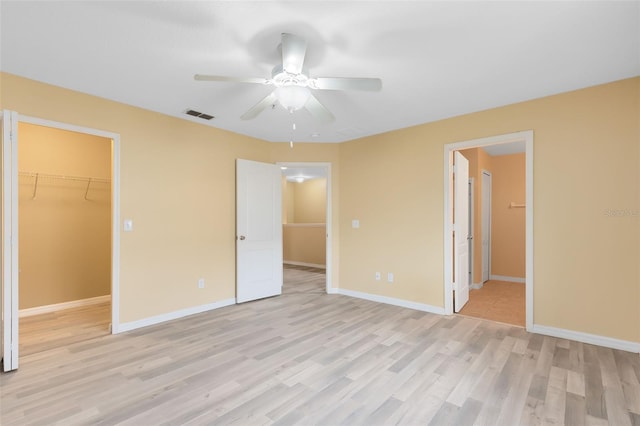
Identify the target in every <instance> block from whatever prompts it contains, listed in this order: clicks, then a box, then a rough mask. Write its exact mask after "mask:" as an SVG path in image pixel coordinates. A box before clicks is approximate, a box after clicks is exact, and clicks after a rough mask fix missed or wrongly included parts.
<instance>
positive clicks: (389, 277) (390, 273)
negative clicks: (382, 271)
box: [387, 272, 393, 283]
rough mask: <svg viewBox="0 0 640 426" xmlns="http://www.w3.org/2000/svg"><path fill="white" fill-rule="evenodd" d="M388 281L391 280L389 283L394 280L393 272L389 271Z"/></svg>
mask: <svg viewBox="0 0 640 426" xmlns="http://www.w3.org/2000/svg"><path fill="white" fill-rule="evenodd" d="M387 282H389V283H392V282H393V272H389V273H388V274H387Z"/></svg>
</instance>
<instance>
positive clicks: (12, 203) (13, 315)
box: [1, 110, 18, 371]
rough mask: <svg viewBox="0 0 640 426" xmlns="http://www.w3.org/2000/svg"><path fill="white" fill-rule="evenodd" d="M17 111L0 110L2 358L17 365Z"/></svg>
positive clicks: (7, 364)
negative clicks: (0, 137)
mask: <svg viewBox="0 0 640 426" xmlns="http://www.w3.org/2000/svg"><path fill="white" fill-rule="evenodd" d="M17 168H18V114H17V113H16V112H13V111H7V110H5V111H3V112H2V292H1V293H2V360H3V369H4V371H11V370H16V369H17V368H18V169H17Z"/></svg>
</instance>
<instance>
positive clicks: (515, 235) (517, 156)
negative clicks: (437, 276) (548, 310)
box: [445, 131, 533, 329]
mask: <svg viewBox="0 0 640 426" xmlns="http://www.w3.org/2000/svg"><path fill="white" fill-rule="evenodd" d="M455 152H458V153H460V154H461V155H463V156H465V158H466V159H468V160H469V177H471V178H473V179H472V181H473V185H474V186H473V188H470V189H468V191H470V192H471V193H472V194H473V195H474V196H473V197H472V200H475V201H472V203H473V205H472V206H470V207H469V209H468V211H469V215H468V216H467V219H471V220H473V225H474V226H470V227H469V228H467V229H470V230H469V231H465V235H462V231H458V234H459V236H460V241H462V237H465V238H468V240H469V241H470V244H469V247H468V250H469V256H468V257H464V261H466V262H468V260H467V259H469V258H470V259H473V260H472V261H471V262H469V263H468V264H469V270H468V276H467V277H464V278H466V283H467V284H468V287H467V288H468V289H471V290H467V291H468V293H469V294H468V300H469V303H466V304H465V305H464V306H461V304H460V303H459V299H458V298H457V296H456V293H459V294H460V295H461V296H462V300H463V301H464V299H465V298H466V297H467V296H466V294H465V292H464V284H465V280H463V279H460V280H458V278H457V277H456V272H458V271H459V269H458V268H457V267H456V261H459V260H458V258H457V257H456V256H454V253H455V252H456V250H455V249H454V247H455V248H457V246H454V244H457V243H455V236H454V235H455V231H457V230H458V229H457V227H456V226H455V220H454V212H456V214H455V216H456V219H457V220H460V219H459V218H458V217H457V216H459V213H460V211H458V209H456V208H455V201H457V200H458V197H455V189H454V185H453V182H454V177H453V154H454V153H455ZM532 154H533V132H531V131H528V132H519V133H514V134H509V135H501V136H496V137H490V138H484V139H477V140H472V141H466V142H459V143H455V144H448V145H446V146H445V173H446V176H447V178H446V182H445V206H446V214H445V218H446V222H445V233H446V234H445V253H450V255H449V256H447V257H445V312H446V313H449V314H450V313H453V310H454V309H453V306H454V300H456V303H455V305H456V306H455V307H456V309H455V311H456V312H458V311H460V312H461V313H462V314H467V315H470V316H477V317H482V318H486V319H492V320H494V321H499V322H506V323H510V324H514V325H521V326H526V327H527V328H528V329H529V328H531V327H532V325H533V297H532V296H533V276H532V274H533V252H532V247H533V206H532V201H533V169H532V165H533V156H532ZM460 188H461V187H460ZM459 190H462V189H459ZM464 190H465V191H467V189H466V188H465V189H464ZM460 195H464V196H467V197H468V194H460ZM454 199H455V201H454ZM463 223H464V222H463ZM465 225H466V223H465ZM466 232H468V234H467V233H466ZM464 269H465V271H466V268H464ZM458 281H459V282H458ZM458 287H460V289H459V288H458ZM460 290H462V292H460ZM474 299H475V300H474ZM510 301H511V302H510ZM474 302H476V303H474ZM503 302H504V303H503ZM501 303H502V306H501ZM509 303H513V305H509ZM474 305H475V306H474ZM518 305H520V306H518ZM489 308H491V309H493V310H494V312H493V314H495V315H494V316H493V317H492V316H491V312H488V311H491V309H489ZM487 313H488V314H489V315H488V316H487V315H485V314H487Z"/></svg>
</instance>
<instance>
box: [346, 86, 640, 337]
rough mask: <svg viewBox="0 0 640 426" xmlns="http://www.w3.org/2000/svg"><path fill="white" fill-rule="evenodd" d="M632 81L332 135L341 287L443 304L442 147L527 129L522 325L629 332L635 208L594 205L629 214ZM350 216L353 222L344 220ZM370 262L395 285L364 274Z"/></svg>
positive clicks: (633, 173) (634, 139) (639, 327)
mask: <svg viewBox="0 0 640 426" xmlns="http://www.w3.org/2000/svg"><path fill="white" fill-rule="evenodd" d="M639 85H640V78H635V79H629V80H623V81H619V82H615V83H611V84H606V85H601V86H596V87H592V88H587V89H583V90H578V91H574V92H569V93H565V94H560V95H556V96H551V97H546V98H542V99H537V100H533V101H529V102H523V103H519V104H514V105H509V106H505V107H502V108H496V109H492V110H488V111H483V112H479V113H475V114H469V115H465V116H461V117H455V118H451V119H448V120H442V121H439V122H434V123H429V124H424V125H421V126H416V127H411V128H407V129H403V130H398V131H394V132H390V133H387V134H381V135H376V136H371V137H368V138H363V139H360V140H355V141H351V142H347V143H344V144H341V146H340V150H341V157H340V166H341V182H340V224H339V225H340V235H341V238H340V250H341V256H340V260H341V268H340V283H341V284H340V285H341V287H342V288H346V289H350V290H356V291H362V292H367V293H373V294H379V295H384V296H389V297H395V298H399V299H405V300H409V301H414V302H419V303H426V304H430V305H434V306H439V307H442V306H444V299H443V298H444V288H443V278H444V277H443V264H444V253H443V246H444V244H443V222H444V217H443V211H444V206H443V186H444V182H443V174H444V170H443V145H444V144H447V143H453V142H458V141H464V140H471V139H477V138H481V137H486V136H492V135H499V134H505V133H512V132H516V131H520V130H526V129H532V130H533V131H534V139H535V143H534V154H533V155H534V199H535V206H534V216H535V219H534V278H535V288H534V303H535V308H534V313H533V314H534V322H535V323H536V324H539V325H545V326H550V327H558V328H564V329H569V330H575V331H581V332H586V333H593V334H596V335H604V336H609V337H614V338H619V339H625V340H630V341H636V342H637V341H640V316H639V315H640V314H639V312H640V306H639V303H638V300H639V293H640V277H639V271H638V266H637V265H638V260H639V259H640V247H639V244H638V240H639V239H640V238H639V237H640V235H639V234H638V232H639V231H638V223H637V221H638V216H637V215H636V216H632V215H629V216H626V217H617V218H613V217H608V216H606V215H605V213H604V212H605V210H606V209H608V208H609V209H611V208H613V209H616V208H617V209H628V210H629V211H635V212H637V211H638V197H639V195H638V194H639V193H640V185H639V181H638V169H639V164H638V150H639V143H638V141H639V140H640V139H639V138H640V134H639V133H640V131H639V128H638V108H639V106H638V100H639V99H640V96H638V95H639V92H640V90H639ZM586 170H588V171H589V172H588V173H587V172H586ZM356 218H357V219H360V229H352V228H351V220H352V219H356ZM587 265H588V267H586V266H587ZM380 270H382V271H391V272H394V273H395V282H394V283H393V284H392V285H388V284H381V283H380V282H376V281H374V272H375V271H380ZM621 294H624V295H626V296H625V297H617V295H621ZM594 312H598V315H594V314H593V313H594Z"/></svg>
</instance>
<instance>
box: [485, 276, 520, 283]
mask: <svg viewBox="0 0 640 426" xmlns="http://www.w3.org/2000/svg"><path fill="white" fill-rule="evenodd" d="M489 279H490V280H494V281H508V282H511V283H522V284H524V283H525V282H526V279H525V278H521V277H509V276H506V275H493V274H490V275H489Z"/></svg>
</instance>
